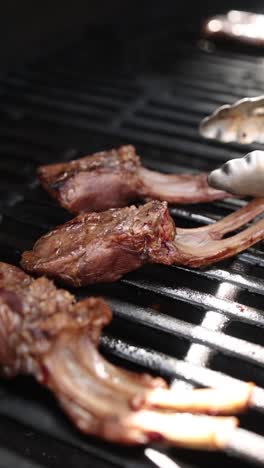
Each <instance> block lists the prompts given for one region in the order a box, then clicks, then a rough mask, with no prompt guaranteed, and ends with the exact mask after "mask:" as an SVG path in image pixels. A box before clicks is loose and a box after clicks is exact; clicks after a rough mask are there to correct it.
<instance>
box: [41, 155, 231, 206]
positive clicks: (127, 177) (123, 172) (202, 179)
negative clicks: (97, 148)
mask: <svg viewBox="0 0 264 468" xmlns="http://www.w3.org/2000/svg"><path fill="white" fill-rule="evenodd" d="M38 176H39V179H40V182H41V184H42V186H43V187H44V188H45V189H46V190H47V191H48V192H49V193H50V195H51V196H52V197H53V198H55V199H56V200H57V201H58V202H59V203H60V205H62V206H63V207H64V208H66V209H67V210H69V211H70V212H72V213H75V214H78V213H81V212H84V211H89V212H93V211H105V210H107V209H109V208H121V207H124V206H126V205H128V204H130V203H131V202H133V201H135V200H137V199H147V198H152V199H157V200H162V201H168V202H169V203H199V202H209V201H212V200H218V199H222V198H226V197H227V196H229V197H230V196H231V195H229V194H227V193H226V192H223V191H221V190H216V189H213V188H212V187H209V186H208V184H207V174H199V175H190V174H179V175H171V174H161V173H159V172H154V171H150V170H148V169H146V168H144V167H142V166H141V163H140V159H139V156H137V155H136V152H135V148H134V147H133V146H121V147H120V148H119V149H112V150H110V151H102V152H101V153H96V154H94V155H91V156H85V157H83V158H81V159H78V160H76V161H70V162H67V163H61V164H51V165H48V166H41V167H40V168H39V169H38Z"/></svg>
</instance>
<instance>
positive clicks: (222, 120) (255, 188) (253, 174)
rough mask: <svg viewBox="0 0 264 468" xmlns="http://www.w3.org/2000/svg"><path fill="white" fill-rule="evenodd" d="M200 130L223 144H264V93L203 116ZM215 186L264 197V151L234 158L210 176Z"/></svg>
mask: <svg viewBox="0 0 264 468" xmlns="http://www.w3.org/2000/svg"><path fill="white" fill-rule="evenodd" d="M200 133H201V135H202V136H204V137H205V138H210V139H216V140H218V141H221V142H223V143H227V142H233V141H234V142H236V143H240V144H245V143H247V144H248V143H253V142H257V143H264V96H259V97H255V98H244V99H241V100H239V101H237V102H235V103H234V104H233V105H225V106H221V107H220V108H218V109H216V110H215V111H214V112H213V114H211V115H210V116H208V117H206V118H205V119H203V121H202V122H201V124H200ZM208 183H209V185H211V186H212V187H214V188H217V189H221V190H225V191H227V192H229V193H232V194H235V195H240V196H253V197H263V196H264V151H259V150H258V151H252V152H250V153H248V154H247V155H246V156H244V157H243V158H238V159H231V160H230V161H228V162H226V163H225V164H223V165H222V166H221V167H220V168H218V169H216V170H214V171H212V172H211V173H210V174H209V176H208Z"/></svg>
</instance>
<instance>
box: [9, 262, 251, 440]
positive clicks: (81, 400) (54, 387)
mask: <svg viewBox="0 0 264 468" xmlns="http://www.w3.org/2000/svg"><path fill="white" fill-rule="evenodd" d="M110 320H111V311H110V309H109V307H108V306H107V304H106V303H105V302H104V301H103V300H102V299H99V298H92V297H91V298H89V299H88V298H86V299H83V300H82V301H80V302H76V301H75V298H74V296H72V295H71V294H70V293H68V292H67V291H64V290H62V289H57V288H56V287H55V286H54V284H53V283H52V282H51V281H49V280H48V279H46V278H44V277H42V278H39V279H33V278H31V277H30V276H28V275H26V274H25V273H24V272H22V271H21V270H19V269H18V268H15V267H12V266H10V265H7V264H5V263H0V371H1V373H2V375H3V376H5V377H12V376H15V375H16V374H19V373H23V374H31V375H33V376H34V377H35V378H36V379H37V380H38V381H39V382H40V383H41V384H42V385H45V386H47V387H48V388H49V389H50V390H51V391H52V392H53V393H54V395H55V396H56V398H57V400H58V401H59V403H60V405H61V406H62V408H63V409H64V410H65V412H66V413H67V415H68V416H69V417H70V418H71V419H72V421H73V423H74V424H75V425H76V426H77V427H78V428H79V429H80V430H81V431H83V432H85V433H87V434H93V435H96V436H99V437H101V438H103V439H106V440H108V441H113V442H119V443H126V444H144V443H148V442H150V441H153V440H164V441H166V442H169V443H171V444H175V445H177V446H183V447H190V448H192V447H194V448H206V449H219V448H223V447H225V446H226V445H227V444H228V440H229V438H230V437H231V436H232V434H233V431H234V430H235V427H236V425H237V419H236V418H234V417H223V416H221V417H218V416H216V415H217V414H222V415H225V414H232V413H236V412H238V411H242V410H245V409H246V408H247V406H248V405H249V404H250V400H251V395H252V391H253V385H252V384H239V385H235V386H234V387H230V388H228V389H226V390H225V389H222V388H221V389H219V390H217V389H201V390H191V391H190V390H189V391H184V392H182V391H177V392H176V391H173V390H168V389H167V388H166V383H165V381H164V380H162V379H161V378H153V377H150V376H148V375H146V374H141V375H140V374H136V373H132V372H128V371H125V370H122V369H119V368H117V367H115V366H113V365H112V364H110V363H109V362H107V361H106V360H105V359H104V358H103V357H102V356H101V355H100V354H99V352H98V350H97V347H98V341H99V337H100V334H101V329H102V327H103V326H104V325H106V324H107V323H108V322H109V321H110ZM168 410H170V412H169V413H168ZM180 413H183V414H180ZM190 413H196V414H194V415H193V414H190ZM199 413H200V414H199ZM203 413H204V414H205V415H203ZM210 413H212V414H213V415H214V416H206V414H210Z"/></svg>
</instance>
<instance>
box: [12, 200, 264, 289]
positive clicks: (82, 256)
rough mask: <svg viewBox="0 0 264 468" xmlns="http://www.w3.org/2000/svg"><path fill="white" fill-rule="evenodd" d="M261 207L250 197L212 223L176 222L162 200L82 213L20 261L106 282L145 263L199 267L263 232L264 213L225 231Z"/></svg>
mask: <svg viewBox="0 0 264 468" xmlns="http://www.w3.org/2000/svg"><path fill="white" fill-rule="evenodd" d="M263 211H264V199H261V198H259V199H255V200H253V201H252V202H250V203H248V205H246V206H245V207H243V208H241V209H240V210H237V211H236V212H234V213H232V214H231V215H229V216H226V217H225V218H223V219H222V220H221V221H218V222H216V223H215V224H212V225H209V226H204V227H200V228H194V229H182V228H177V229H176V227H175V224H174V222H173V219H172V218H171V217H170V214H169V212H168V209H167V204H166V203H165V202H159V201H153V202H149V203H146V204H145V205H142V206H140V207H138V208H137V207H135V206H131V207H126V208H119V209H111V210H108V211H105V212H101V213H84V214H81V215H79V216H77V217H76V218H75V219H73V220H71V221H69V222H68V223H66V224H64V225H62V226H58V227H57V228H56V229H55V230H53V231H51V232H50V233H49V234H47V235H45V236H43V237H42V238H40V239H39V240H38V241H37V243H36V244H35V245H34V247H33V249H32V250H31V251H28V252H24V253H23V255H22V260H21V265H22V266H23V268H24V269H25V270H27V271H29V272H33V273H36V274H45V275H47V276H50V277H52V278H55V279H58V280H62V281H64V282H65V283H67V284H70V285H73V286H84V285H87V284H92V283H98V282H111V281H115V280H117V279H119V278H120V277H121V276H123V275H124V274H125V273H128V272H130V271H133V270H135V269H137V268H139V267H140V266H142V265H143V264H144V263H162V264H166V265H171V264H174V263H175V264H181V265H189V266H192V267H200V266H205V265H209V264H211V263H214V262H218V261H220V260H222V259H224V258H228V257H231V256H233V255H235V254H236V253H238V252H241V251H242V250H245V249H246V248H248V247H249V246H250V245H252V244H254V243H256V242H258V241H259V240H261V239H263V238H264V219H262V220H260V221H258V222H256V223H255V224H253V225H252V226H250V227H248V228H247V229H245V230H244V231H242V232H240V233H239V234H235V235H233V236H231V237H228V238H224V239H223V237H224V235H225V234H227V233H228V232H232V231H235V230H236V229H238V228H240V227H241V226H243V225H245V224H247V223H248V222H249V221H251V220H252V219H253V218H254V217H256V216H257V215H259V214H260V213H262V212H263Z"/></svg>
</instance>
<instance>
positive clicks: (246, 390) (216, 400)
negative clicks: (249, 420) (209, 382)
mask: <svg viewBox="0 0 264 468" xmlns="http://www.w3.org/2000/svg"><path fill="white" fill-rule="evenodd" d="M253 388H254V384H250V383H248V384H245V385H244V387H243V386H242V385H241V386H239V388H236V387H233V388H231V387H230V388H229V389H228V392H226V391H225V389H207V388H205V389H197V390H189V391H188V390H184V391H179V390H177V391H173V390H163V389H159V388H157V389H156V390H151V391H149V392H148V393H147V396H146V398H145V406H150V407H151V406H153V407H157V408H170V409H174V410H175V411H179V412H187V413H204V414H206V413H209V414H235V413H239V412H241V411H243V410H245V408H247V406H248V404H249V401H250V398H251V395H252V390H253Z"/></svg>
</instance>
